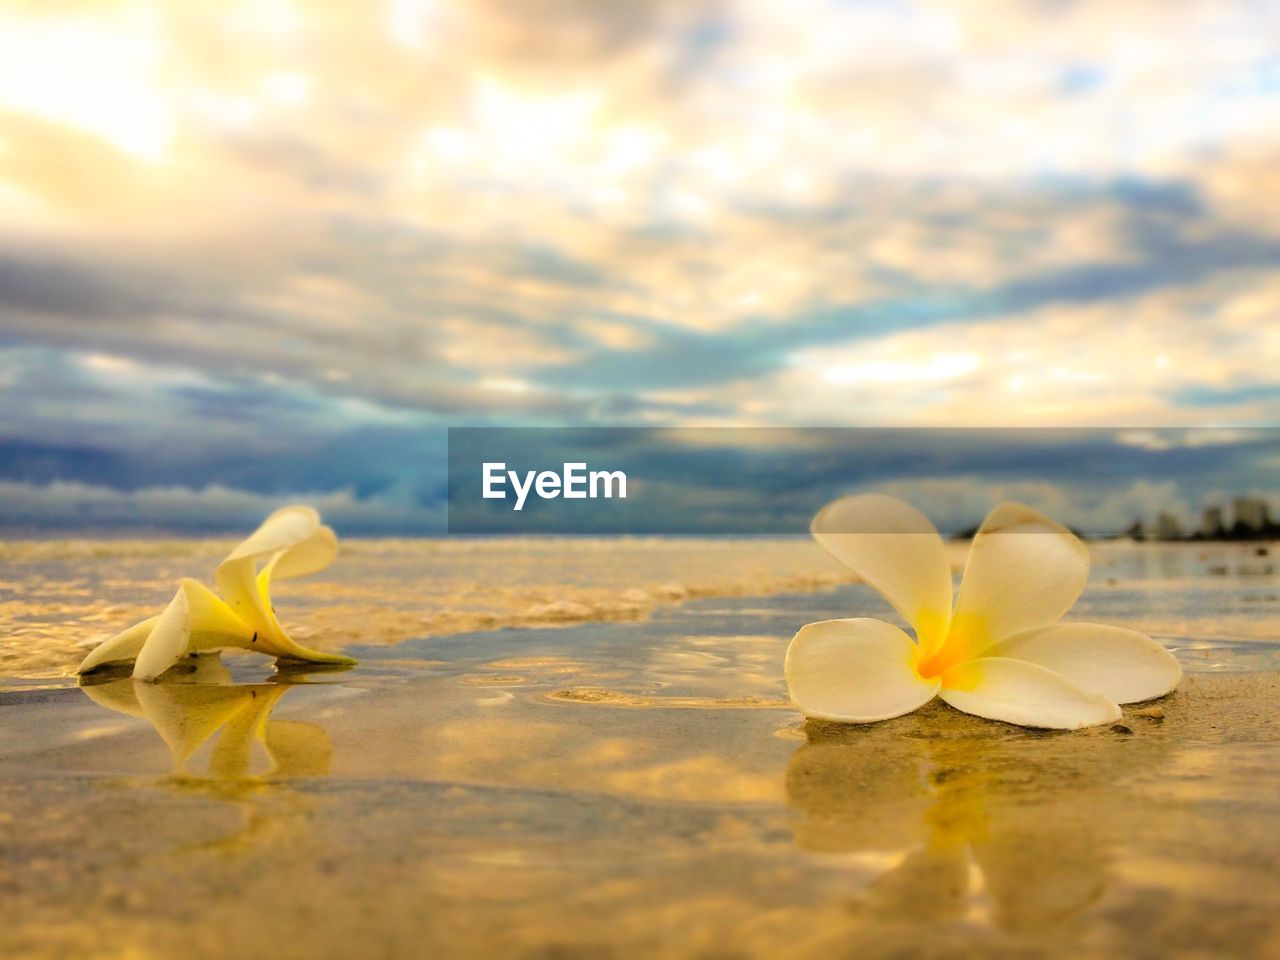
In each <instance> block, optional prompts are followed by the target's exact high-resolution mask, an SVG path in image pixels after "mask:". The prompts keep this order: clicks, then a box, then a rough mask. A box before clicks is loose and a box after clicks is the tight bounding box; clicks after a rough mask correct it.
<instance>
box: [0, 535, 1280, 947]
mask: <svg viewBox="0 0 1280 960" xmlns="http://www.w3.org/2000/svg"><path fill="white" fill-rule="evenodd" d="M556 549H557V550H559V549H561V548H560V547H557V548H556ZM679 549H680V550H683V551H692V553H693V554H696V550H695V549H694V548H693V547H689V546H681V547H680V548H679ZM722 557H723V554H722V553H719V552H717V551H710V552H709V553H708V554H707V555H706V557H704V559H707V560H708V562H714V561H718V560H720V559H721V558H722ZM598 559H599V558H598V556H597V557H596V562H597V565H599V563H598ZM1097 561H1098V562H1097V563H1096V565H1095V577H1094V583H1093V584H1092V585H1091V587H1090V590H1089V591H1088V592H1087V593H1086V597H1085V599H1084V601H1082V603H1081V605H1080V607H1079V608H1078V609H1077V610H1076V611H1074V612H1073V616H1075V617H1077V618H1090V619H1106V620H1110V621H1113V622H1126V623H1131V624H1134V625H1138V626H1142V627H1144V628H1145V629H1148V630H1151V631H1152V632H1153V633H1155V634H1157V635H1159V636H1161V637H1162V639H1164V640H1165V642H1166V643H1168V644H1169V645H1170V646H1171V647H1172V648H1173V649H1175V651H1176V652H1177V654H1178V656H1179V657H1180V658H1181V659H1182V660H1183V662H1184V664H1185V665H1186V666H1187V669H1188V678H1187V680H1186V681H1185V682H1184V685H1183V686H1182V688H1180V689H1179V691H1178V692H1176V693H1175V694H1174V695H1172V696H1171V697H1169V698H1166V699H1165V700H1164V701H1162V703H1161V710H1162V713H1163V716H1162V717H1152V716H1144V715H1141V714H1139V713H1136V712H1135V711H1134V709H1132V708H1127V709H1126V717H1125V720H1124V722H1123V724H1121V725H1119V726H1117V727H1115V728H1103V729H1099V730H1090V731H1084V732H1079V733H1070V734H1054V733H1043V732H1034V731H1025V730H1020V729H1017V728H1013V727H1008V726H1005V725H1002V724H994V723H988V722H985V721H981V720H976V719H973V718H969V717H966V716H963V715H961V714H957V713H955V712H953V711H951V710H949V709H948V708H946V707H943V706H934V707H931V708H927V709H925V710H924V711H921V712H920V713H918V714H915V715H912V716H909V717H905V718H901V719H899V720H896V721H891V722H888V723H884V724H877V725H872V726H868V727H838V726H834V725H825V724H814V723H808V724H806V723H804V722H803V720H802V718H801V717H800V716H799V715H798V714H797V713H796V712H794V711H793V710H792V709H791V708H790V707H789V706H788V705H787V703H786V701H785V690H784V687H783V683H782V680H781V664H782V655H783V652H784V650H785V647H786V643H787V640H788V639H789V638H790V635H791V634H792V633H793V632H794V630H795V629H796V627H797V626H798V625H800V624H802V623H804V622H806V621H808V620H812V619H818V618H822V617H828V616H850V615H855V616H856V615H861V614H872V615H882V614H883V613H884V608H883V606H882V605H881V603H880V602H879V601H878V600H877V599H876V598H874V597H873V596H872V595H871V594H870V593H869V591H867V590H865V589H864V588H862V587H860V586H856V585H841V586H838V587H831V588H828V589H825V590H821V591H819V592H815V593H807V594H773V595H770V596H766V597H742V596H739V597H733V598H715V597H712V598H703V599H697V600H692V601H689V602H685V603H683V604H681V605H661V604H656V605H655V604H650V605H648V606H647V607H646V608H645V609H644V611H643V612H642V613H641V614H637V616H642V617H643V619H637V620H630V621H622V622H619V621H617V620H613V621H607V622H588V623H583V624H580V625H574V626H565V627H560V628H557V629H536V628H531V627H512V628H505V629H498V630H491V631H487V632H478V633H477V632H473V633H464V634H453V635H449V636H435V637H426V638H415V639H406V640H403V641H401V642H398V643H394V644H387V643H367V644H364V645H359V646H356V647H354V648H348V649H349V651H350V652H353V653H354V654H355V655H357V656H359V657H360V658H361V663H360V665H359V666H358V667H357V668H355V669H352V670H346V671H309V672H308V671H306V670H298V671H295V670H279V671H278V670H276V669H274V668H273V667H272V666H271V663H270V661H267V660H265V659H263V658H256V657H252V656H230V655H228V656H225V657H223V658H221V659H219V658H217V657H202V658H197V659H196V660H195V661H193V662H191V663H188V664H187V665H186V666H185V668H184V669H183V670H181V671H175V673H174V674H172V675H170V676H169V677H167V678H166V680H167V682H163V683H159V684H135V683H134V682H133V681H131V680H128V679H124V678H119V677H117V678H109V677H108V678H95V682H94V683H92V684H90V685H86V686H84V687H77V686H75V684H74V681H73V680H70V679H58V678H56V677H50V676H42V677H30V676H28V677H26V678H17V679H12V680H10V682H9V686H8V690H9V692H7V693H4V694H0V716H2V717H3V720H2V722H0V731H2V736H3V739H0V782H2V783H3V785H4V788H3V790H0V835H2V836H3V838H4V850H5V870H4V872H3V879H2V880H0V883H2V884H3V887H4V890H3V898H2V899H0V903H2V904H3V906H2V907H0V910H2V911H3V918H2V919H3V923H0V952H3V954H4V955H15V956H16V955H27V954H31V955H36V956H59V955H65V956H75V957H82V956H143V957H150V956H159V957H169V956H175V957H176V956H183V957H222V956H237V957H240V956H267V955H270V956H273V957H280V956H286V957H287V956H295V955H296V956H300V957H301V956H307V957H316V956H320V957H324V956H351V955H361V956H363V955H372V956H390V955H399V954H403V955H411V956H412V955H425V954H427V953H431V952H434V953H435V954H436V955H468V956H471V955H474V956H495V955H497V956H502V955H507V956H539V957H545V956H558V957H559V956H578V955H581V956H591V957H596V956H611V955H623V956H672V955H676V956H707V957H710V956H715V957H724V956H802V957H803V956H823V957H830V956H833V955H834V956H846V955H855V956H892V955H910V956H962V955H972V953H974V952H977V953H979V954H980V955H984V956H993V955H994V956H1001V955H1008V956H1039V955H1052V956H1073V957H1074V956H1079V955H1081V954H1089V953H1108V954H1113V953H1119V952H1121V951H1123V952H1125V953H1128V954H1132V955H1135V956H1157V955H1159V956H1271V955H1275V954H1276V953H1277V951H1280V919H1277V918H1278V917H1280V910H1278V909H1277V908H1280V878H1278V877H1277V875H1276V871H1275V863H1277V862H1280V830H1277V827H1280V799H1278V798H1280V731H1278V729H1277V724H1276V719H1275V717H1276V707H1277V695H1278V694H1280V683H1278V682H1277V674H1276V673H1275V670H1276V669H1277V667H1278V666H1280V657H1277V652H1280V644H1277V642H1276V629H1275V628H1276V623H1277V620H1276V613H1277V610H1280V604H1278V601H1277V597H1276V592H1277V589H1280V583H1278V581H1277V576H1276V573H1275V571H1274V570H1273V569H1272V568H1271V567H1270V565H1269V564H1270V558H1269V557H1259V556H1256V555H1255V554H1254V552H1253V550H1252V549H1244V548H1225V547H1214V548H1209V549H1205V548H1198V547H1189V546H1188V547H1182V546H1179V547H1167V548H1165V547H1149V546H1148V547H1131V546H1123V545H1110V546H1105V547H1103V548H1102V549H1101V550H1099V551H1098V557H1097ZM58 562H59V563H65V562H66V561H65V560H59V561H58ZM164 562H166V563H168V562H170V561H169V559H166V560H165V561H164ZM579 562H580V566H579V567H578V568H575V569H586V568H587V567H589V566H590V564H589V563H586V562H582V561H579ZM772 562H773V563H774V564H775V567H774V570H773V573H771V576H775V575H776V576H778V577H781V576H783V575H784V574H785V569H784V568H785V564H783V563H781V562H779V561H778V560H777V558H776V557H775V558H774V560H773V561H772ZM806 562H808V561H806ZM696 567H697V560H696V559H689V560H688V569H687V571H686V579H687V580H690V581H693V580H696V576H694V574H696V573H697V571H696ZM460 569H461V565H460ZM89 570H90V567H89V566H88V565H87V564H86V565H85V566H84V568H83V572H82V576H83V578H84V579H85V580H86V581H89V582H92V574H91V573H90V572H89ZM405 573H406V575H407V571H405ZM805 575H808V574H805ZM578 576H579V577H580V579H581V580H584V581H588V582H587V583H586V587H587V589H591V586H590V583H589V579H590V578H589V575H587V574H585V573H584V574H581V575H578ZM609 576H617V575H616V573H615V574H609ZM769 582H770V583H775V582H777V581H776V580H770V581H769ZM348 583H353V584H356V585H357V586H353V587H352V588H351V589H352V593H351V594H349V595H346V596H345V597H344V599H343V601H342V602H343V604H344V605H346V604H351V605H355V604H356V603H357V602H358V601H357V595H358V592H359V588H358V583H359V581H348ZM578 586H579V587H582V586H583V584H582V583H579V584H578ZM147 589H148V590H150V589H152V588H151V587H150V586H148V587H147ZM603 589H604V588H602V590H603ZM607 589H608V590H610V591H615V590H616V589H617V587H615V586H614V585H613V584H610V585H609V587H608V588H607ZM628 589H630V588H628ZM371 590H376V591H380V593H379V595H383V594H385V593H387V592H390V593H393V594H395V595H400V596H404V595H406V594H407V593H408V592H409V591H408V588H407V586H406V585H403V584H390V585H388V584H374V585H372V586H371ZM90 592H91V593H93V594H94V595H95V596H97V591H96V590H93V589H91V590H90ZM162 592H163V591H161V593H162ZM281 609H282V612H283V611H284V605H283V604H282V605H281ZM303 609H305V606H304V608H303ZM1175 628H1176V629H1175Z"/></svg>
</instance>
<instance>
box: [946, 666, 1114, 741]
mask: <svg viewBox="0 0 1280 960" xmlns="http://www.w3.org/2000/svg"><path fill="white" fill-rule="evenodd" d="M938 696H940V697H942V699H943V700H945V701H946V702H947V703H949V704H951V706H953V707H955V708H956V709H957V710H963V711H964V712H965V713H971V714H973V715H974V716H976V717H986V718H987V719H988V720H1003V721H1004V722H1005V723H1016V724H1018V725H1019V726H1023V727H1047V728H1049V729H1055V730H1078V729H1079V728H1080V727H1092V726H1095V725H1096V724H1099V723H1114V722H1115V721H1117V720H1119V719H1120V708H1119V707H1118V706H1117V705H1116V704H1115V702H1114V701H1112V700H1108V699H1107V698H1106V697H1100V696H1098V695H1097V694H1095V693H1086V692H1085V691H1084V690H1081V689H1080V688H1079V687H1077V686H1076V685H1075V684H1074V683H1072V682H1071V681H1070V680H1068V679H1067V678H1066V677H1063V676H1061V675H1060V674H1057V673H1054V672H1053V671H1052V670H1050V669H1048V668H1047V667H1042V666H1040V665H1039V664H1036V663H1029V662H1027V661H1026V660H1013V659H1010V658H1008V657H979V658H978V659H976V660H969V661H967V662H965V663H962V664H960V665H959V666H957V667H953V668H952V669H951V670H949V671H948V672H947V675H946V685H945V686H944V687H943V688H942V691H941V692H940V693H939V694H938Z"/></svg>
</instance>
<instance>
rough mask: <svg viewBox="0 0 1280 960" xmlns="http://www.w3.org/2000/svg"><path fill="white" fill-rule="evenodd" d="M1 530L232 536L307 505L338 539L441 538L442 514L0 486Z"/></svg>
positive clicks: (165, 490) (162, 490) (346, 494)
mask: <svg viewBox="0 0 1280 960" xmlns="http://www.w3.org/2000/svg"><path fill="white" fill-rule="evenodd" d="M0 500H2V501H3V503H4V509H3V511H0V528H4V529H7V530H9V531H10V532H13V531H19V532H21V531H23V530H33V531H34V530H42V531H48V530H57V531H66V532H77V533H80V534H82V535H85V536H93V535H94V534H98V533H101V532H103V531H111V530H121V529H131V530H138V531H157V530H163V531H174V532H190V533H230V532H240V531H243V530H245V529H252V528H253V527H254V526H256V525H257V524H258V523H260V522H261V521H262V518H263V517H265V516H266V515H267V514H269V513H271V511H273V510H275V509H277V508H279V507H282V506H285V505H286V504H289V503H299V502H301V503H308V504H310V505H311V506H313V507H315V508H316V509H317V510H319V511H320V512H321V514H322V515H323V516H324V519H325V521H326V522H327V523H329V524H331V525H332V526H334V528H335V529H337V530H338V532H339V533H340V534H344V533H345V534H351V535H368V534H381V535H392V536H401V535H406V536H407V535H413V534H439V533H442V532H443V531H444V527H445V524H444V511H443V509H442V508H440V507H436V508H434V509H425V508H423V507H422V506H421V505H419V504H412V503H404V502H397V500H396V499H395V498H390V497H377V498H366V499H362V498H360V497H358V496H357V495H356V494H355V493H354V492H353V491H351V490H328V491H314V490H313V491H307V490H299V491H294V492H291V493H288V494H278V495H274V496H268V495H265V494H261V493H254V492H252V491H248V490H241V489H236V488H233V487H224V486H220V485H216V484H213V485H210V486H207V487H201V488H192V487H185V486H168V487H143V488H140V489H136V490H127V491H126V490H119V489H116V488H114V487H108V486H98V485H92V484H84V483H77V482H68V481H55V482H53V483H48V484H31V483H14V482H12V481H7V480H0Z"/></svg>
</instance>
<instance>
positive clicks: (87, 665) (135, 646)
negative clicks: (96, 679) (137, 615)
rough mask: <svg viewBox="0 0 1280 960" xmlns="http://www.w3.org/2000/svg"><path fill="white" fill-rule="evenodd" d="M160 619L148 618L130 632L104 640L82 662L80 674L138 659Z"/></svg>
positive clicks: (123, 631)
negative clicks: (111, 664)
mask: <svg viewBox="0 0 1280 960" xmlns="http://www.w3.org/2000/svg"><path fill="white" fill-rule="evenodd" d="M159 619H160V618H159V617H148V618H147V619H146V620H143V621H142V622H141V623H135V624H134V625H133V626H132V627H130V628H129V629H128V630H122V631H121V632H120V633H117V634H116V635H115V636H114V637H112V638H111V639H110V640H104V641H103V642H102V643H100V644H98V645H97V646H96V647H94V648H93V649H92V650H91V651H89V655H88V656H87V657H85V658H84V660H83V661H82V662H81V664H80V672H81V673H88V672H89V671H90V670H96V669H97V668H98V667H100V666H102V665H103V664H105V663H123V662H128V661H129V660H134V659H136V658H137V656H138V651H139V650H141V649H142V645H143V644H144V643H146V642H147V637H149V636H151V631H152V629H153V628H154V627H155V625H156V621H157V620H159Z"/></svg>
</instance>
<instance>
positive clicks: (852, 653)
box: [786, 618, 941, 723]
mask: <svg viewBox="0 0 1280 960" xmlns="http://www.w3.org/2000/svg"><path fill="white" fill-rule="evenodd" d="M915 659H916V645H915V644H914V643H913V642H912V641H911V638H910V637H909V636H907V635H906V634H905V633H903V632H902V631H901V630H899V629H898V628H897V627H895V626H894V625H893V624H891V623H885V622H884V621H883V620H872V619H869V618H859V619H854V620H823V621H820V622H819V623H811V624H809V625H808V626H806V627H802V628H801V630H800V632H799V633H797V634H796V635H795V637H793V638H792V640H791V646H790V647H788V648H787V662H786V676H787V689H788V690H790V692H791V699H792V700H793V701H794V702H795V705H796V706H797V707H799V708H800V709H801V710H803V711H804V712H805V714H807V715H808V716H810V717H819V718H822V719H826V720H842V721H845V722H848V723H870V722H872V721H874V720H887V719H889V718H890V717H898V716H901V715H902V714H904V713H910V712H911V711H912V710H915V709H916V708H917V707H920V706H923V705H924V704H926V703H928V702H929V701H930V700H932V699H933V697H934V695H935V694H936V693H937V692H938V688H939V687H940V686H941V682H940V681H939V680H938V679H937V678H931V679H928V680H926V679H924V678H922V677H921V676H920V675H919V674H918V673H916V670H915Z"/></svg>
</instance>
